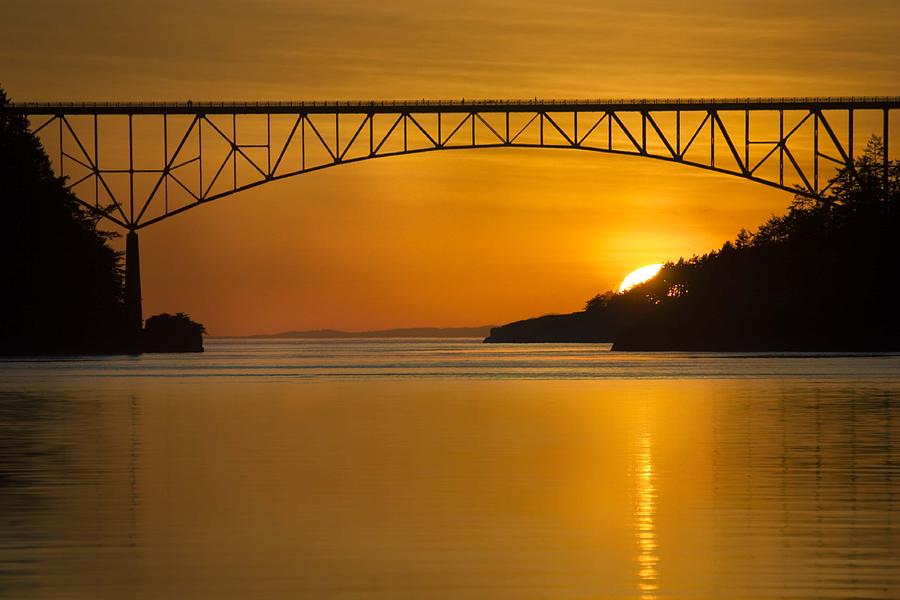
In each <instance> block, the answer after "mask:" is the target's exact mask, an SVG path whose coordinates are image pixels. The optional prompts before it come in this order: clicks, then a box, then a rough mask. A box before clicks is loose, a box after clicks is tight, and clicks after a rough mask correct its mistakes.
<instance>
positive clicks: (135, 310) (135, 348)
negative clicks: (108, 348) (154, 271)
mask: <svg viewBox="0 0 900 600" xmlns="http://www.w3.org/2000/svg"><path fill="white" fill-rule="evenodd" d="M125 312H126V319H127V327H128V345H129V350H130V351H131V352H134V353H138V352H140V349H141V335H142V332H143V328H144V317H143V309H142V306H141V257H140V248H139V246H138V235H137V231H135V230H134V229H129V230H128V233H127V234H126V236H125Z"/></svg>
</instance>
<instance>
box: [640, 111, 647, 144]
mask: <svg viewBox="0 0 900 600" xmlns="http://www.w3.org/2000/svg"><path fill="white" fill-rule="evenodd" d="M641 154H645V155H646V154H647V112H646V111H643V110H642V111H641Z"/></svg>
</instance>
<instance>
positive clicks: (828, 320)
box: [484, 137, 900, 352]
mask: <svg viewBox="0 0 900 600" xmlns="http://www.w3.org/2000/svg"><path fill="white" fill-rule="evenodd" d="M882 144H883V141H882V140H881V139H880V138H877V137H874V138H872V139H871V140H870V141H869V144H868V146H867V148H866V150H865V152H864V154H863V155H862V156H860V157H858V158H857V159H856V160H855V161H854V165H853V167H852V168H848V169H844V170H842V171H841V172H839V173H838V174H837V176H836V177H835V178H834V179H833V180H832V181H831V182H830V185H829V187H828V190H829V192H828V194H827V195H825V196H823V197H819V198H809V197H806V196H802V195H799V194H798V195H797V196H796V197H795V198H794V201H793V203H792V204H791V206H790V209H789V211H788V213H787V214H786V215H784V216H780V217H775V216H773V217H772V218H770V219H769V220H768V221H767V222H766V223H765V224H763V225H762V226H761V227H760V228H759V229H758V230H756V231H755V232H749V231H746V230H741V232H740V233H739V234H738V236H737V238H736V239H735V240H734V241H728V242H725V244H723V245H722V247H721V248H720V249H718V250H715V251H713V252H710V253H708V254H705V255H703V256H694V257H692V258H689V259H683V258H682V259H679V260H678V261H676V262H669V263H667V264H666V265H664V266H663V268H662V269H661V270H660V271H659V273H658V274H657V275H656V276H655V277H653V278H652V279H650V280H648V281H646V282H645V283H643V284H641V285H637V286H635V287H634V288H632V289H630V290H628V291H626V292H624V293H614V292H606V293H605V294H598V295H597V296H595V297H594V298H591V299H590V300H589V301H588V302H587V304H586V305H585V308H584V310H583V311H580V312H576V313H571V314H566V315H547V316H543V317H538V318H535V319H528V320H524V321H517V322H515V323H510V324H508V325H503V326H501V327H496V328H494V329H492V330H491V332H490V335H488V336H487V338H486V339H485V340H484V341H485V342H486V343H504V342H505V343H510V342H513V343H533V342H607V343H609V342H612V343H613V350H642V351H650V350H652V351H669V350H690V351H694V350H699V351H742V352H743V351H810V352H831V351H833V352H854V351H855V352H876V351H892V352H893V351H900V308H898V301H900V244H898V242H897V235H898V232H900V163H897V162H894V161H892V162H891V163H890V164H889V165H888V168H887V169H885V168H884V163H883V162H882V156H883V145H882Z"/></svg>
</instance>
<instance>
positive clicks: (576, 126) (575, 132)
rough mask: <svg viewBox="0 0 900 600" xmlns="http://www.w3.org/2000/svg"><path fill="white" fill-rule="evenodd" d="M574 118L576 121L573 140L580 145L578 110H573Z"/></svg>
mask: <svg viewBox="0 0 900 600" xmlns="http://www.w3.org/2000/svg"><path fill="white" fill-rule="evenodd" d="M572 119H573V121H574V123H575V131H574V136H573V138H572V140H573V141H574V142H575V145H576V146H580V145H581V144H580V143H579V142H578V111H577V110H575V111H572Z"/></svg>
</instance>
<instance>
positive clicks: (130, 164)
mask: <svg viewBox="0 0 900 600" xmlns="http://www.w3.org/2000/svg"><path fill="white" fill-rule="evenodd" d="M132 117H133V115H130V114H129V115H128V196H129V209H128V224H129V225H134V127H133V124H132ZM135 240H137V238H135Z"/></svg>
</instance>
